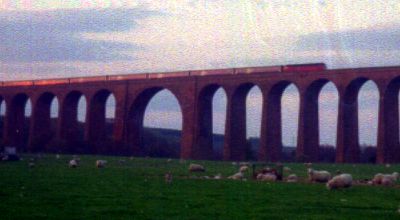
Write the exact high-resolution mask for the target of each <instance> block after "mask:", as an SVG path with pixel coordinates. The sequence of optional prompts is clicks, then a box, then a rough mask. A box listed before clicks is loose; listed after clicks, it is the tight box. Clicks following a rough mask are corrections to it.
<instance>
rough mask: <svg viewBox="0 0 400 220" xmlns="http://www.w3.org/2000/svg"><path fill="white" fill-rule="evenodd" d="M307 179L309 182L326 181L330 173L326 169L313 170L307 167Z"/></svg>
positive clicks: (329, 177)
mask: <svg viewBox="0 0 400 220" xmlns="http://www.w3.org/2000/svg"><path fill="white" fill-rule="evenodd" d="M308 179H309V180H310V181H311V182H320V183H326V182H328V181H329V180H330V179H331V174H330V173H329V172H328V171H326V170H313V169H312V168H308Z"/></svg>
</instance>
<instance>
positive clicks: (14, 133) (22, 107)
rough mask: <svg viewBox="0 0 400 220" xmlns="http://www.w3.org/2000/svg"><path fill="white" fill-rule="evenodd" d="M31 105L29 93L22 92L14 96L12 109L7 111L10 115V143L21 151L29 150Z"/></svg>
mask: <svg viewBox="0 0 400 220" xmlns="http://www.w3.org/2000/svg"><path fill="white" fill-rule="evenodd" d="M31 106H32V104H31V101H30V99H29V97H28V95H26V94H23V93H20V94H17V95H15V96H14V97H13V98H12V100H11V104H10V109H9V111H7V112H8V113H7V114H8V115H7V117H9V126H8V128H7V129H8V134H9V143H8V144H10V145H11V146H15V147H17V150H18V151H19V152H25V151H27V145H28V138H29V125H30V116H31V109H32V107H31Z"/></svg>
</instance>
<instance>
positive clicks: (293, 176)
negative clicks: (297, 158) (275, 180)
mask: <svg viewBox="0 0 400 220" xmlns="http://www.w3.org/2000/svg"><path fill="white" fill-rule="evenodd" d="M297 181H299V178H298V177H297V175H296V174H290V175H289V176H288V177H287V182H288V183H297Z"/></svg>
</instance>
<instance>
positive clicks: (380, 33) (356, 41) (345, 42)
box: [295, 25, 400, 51]
mask: <svg viewBox="0 0 400 220" xmlns="http://www.w3.org/2000/svg"><path fill="white" fill-rule="evenodd" d="M295 47H296V49H297V50H299V51H322V50H329V49H335V50H368V51H399V50H400V26H398V25H393V26H388V27H386V28H380V29H358V30H348V31H340V32H327V33H325V32H319V33H312V34H308V35H304V36H301V37H300V40H298V41H297V42H296V43H295Z"/></svg>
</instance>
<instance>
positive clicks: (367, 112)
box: [0, 0, 400, 145]
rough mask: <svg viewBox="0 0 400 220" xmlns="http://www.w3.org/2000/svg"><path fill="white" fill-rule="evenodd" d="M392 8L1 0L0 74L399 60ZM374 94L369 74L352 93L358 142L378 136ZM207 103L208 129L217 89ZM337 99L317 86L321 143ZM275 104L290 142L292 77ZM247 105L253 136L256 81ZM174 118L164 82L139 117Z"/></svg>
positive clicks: (366, 0) (220, 0)
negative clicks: (210, 103) (357, 117)
mask: <svg viewBox="0 0 400 220" xmlns="http://www.w3.org/2000/svg"><path fill="white" fill-rule="evenodd" d="M399 14H400V1H399V0H385V1H383V0H340V1H339V0H330V1H328V0H304V1H297V0H179V1H173V0H170V1H162V0H160V1H155V0H151V1H150V0H148V1H147V0H142V1H134V0H132V1H127V0H126V1H125V0H103V1H100V0H92V1H74V0H69V1H68V0H41V1H40V0H37V1H34V0H20V1H18V0H12V1H11V0H10V1H8V0H0V80H17V79H18V80H20V79H39V78H55V77H75V76H91V75H112V74H127V73H142V72H162V71H177V70H191V69H212V68H232V67H243V66H267V65H281V64H288V63H310V62H325V63H326V64H327V66H328V68H331V69H334V68H349V67H367V66H393V65H400V61H399V59H398V57H400V42H399V41H400V16H399ZM377 97H379V94H378V93H377V91H376V88H375V85H374V83H373V82H368V83H367V84H365V86H364V87H363V89H362V91H361V92H360V95H359V101H360V119H361V120H360V131H361V132H360V142H361V143H366V144H375V143H376V124H377V120H376V114H377ZM214 102H215V103H214V104H215V108H214V119H215V123H214V131H215V132H217V133H222V132H223V130H224V129H223V122H224V117H225V106H224V105H225V104H224V103H225V102H226V100H225V99H224V92H223V91H218V93H217V94H216V95H215V97H214ZM337 102H338V99H337V93H336V91H335V87H334V85H327V86H326V87H324V89H323V92H322V93H321V95H320V115H321V124H322V127H321V129H322V131H321V143H326V144H334V143H335V138H336V132H332V131H335V127H336V117H337ZM110 103H112V102H110ZM282 104H283V106H284V108H283V112H282V113H283V130H284V134H283V136H284V137H283V142H284V144H287V145H293V144H295V140H296V131H297V116H298V94H297V91H296V88H295V87H294V86H291V87H289V88H288V89H287V90H286V91H285V95H284V96H283V98H282ZM110 105H112V104H110ZM247 105H248V112H250V113H249V115H248V136H258V135H259V125H258V124H257V123H259V121H260V111H261V94H260V92H259V91H258V90H257V88H254V90H252V91H251V93H250V95H249V97H248V99H247ZM82 108H83V107H81V109H82ZM110 109H112V108H110ZM81 112H83V111H81ZM108 114H112V110H109V113H108ZM80 117H83V116H80ZM180 117H181V116H180V112H179V106H178V105H177V101H176V99H174V97H173V95H172V94H170V93H168V91H166V92H165V91H164V92H160V93H159V94H158V95H157V96H156V97H154V99H152V101H151V103H150V105H149V108H148V110H147V111H146V119H145V125H149V126H158V127H173V128H179V127H180V126H181V125H180V123H181V118H180ZM157 123H158V124H157Z"/></svg>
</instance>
